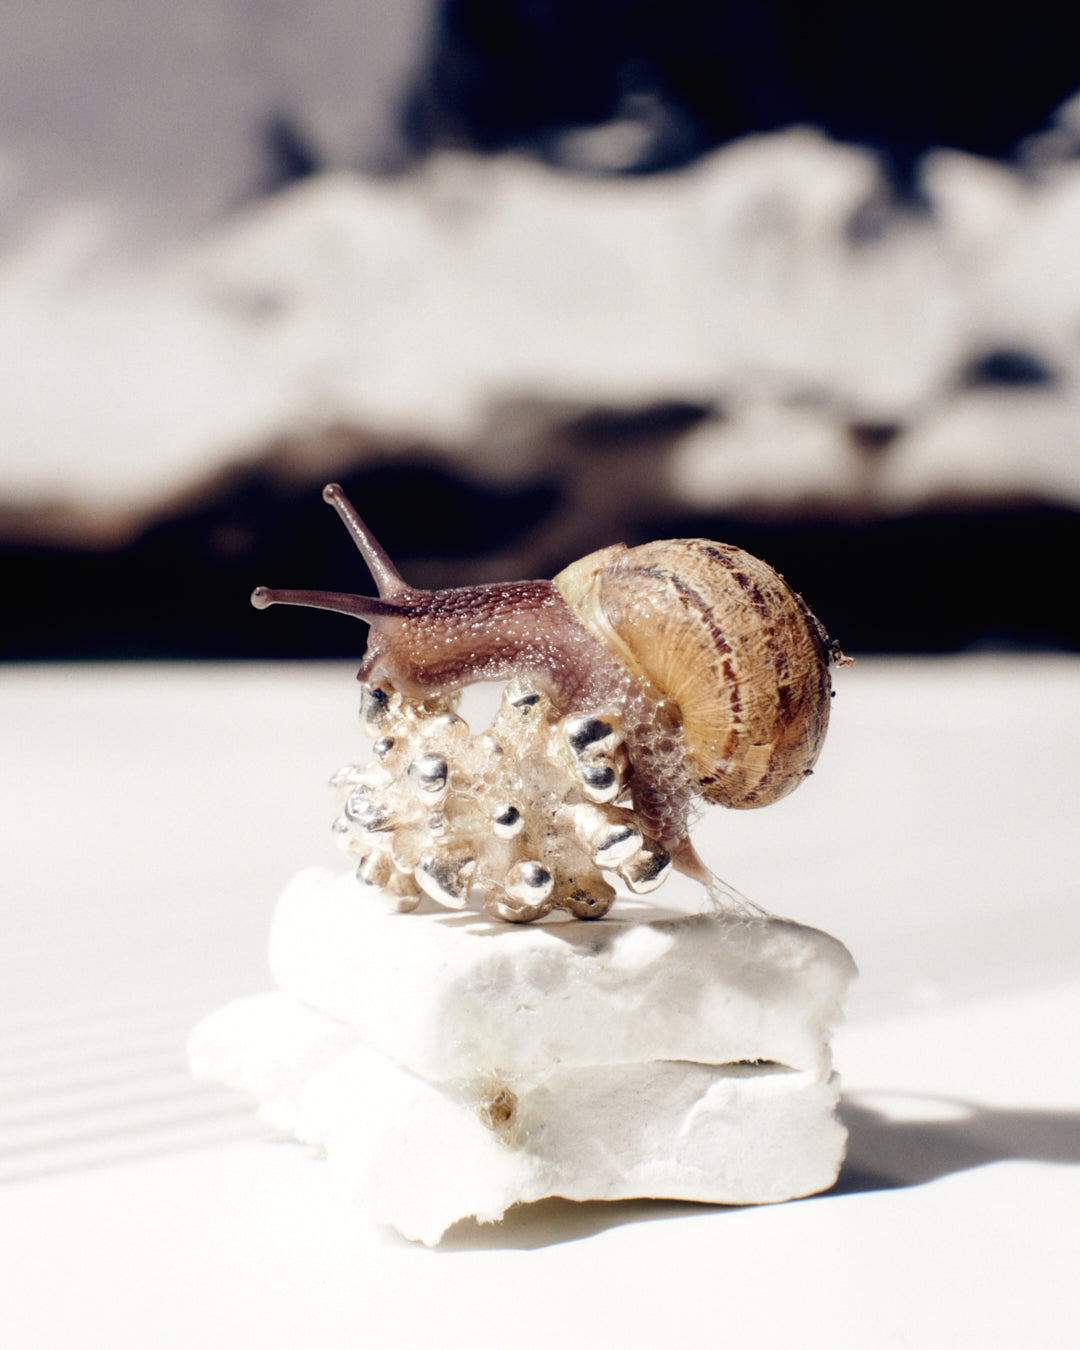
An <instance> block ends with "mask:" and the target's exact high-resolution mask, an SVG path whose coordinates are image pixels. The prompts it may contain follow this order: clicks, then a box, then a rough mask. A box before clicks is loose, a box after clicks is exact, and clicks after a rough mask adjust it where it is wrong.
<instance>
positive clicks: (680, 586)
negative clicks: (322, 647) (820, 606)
mask: <svg viewBox="0 0 1080 1350" xmlns="http://www.w3.org/2000/svg"><path fill="white" fill-rule="evenodd" d="M323 498H324V500H325V501H327V502H328V503H329V504H330V505H331V506H332V507H333V508H334V509H335V511H336V512H337V514H338V515H339V516H340V518H341V520H342V521H343V523H344V524H345V526H346V528H347V529H348V531H349V533H350V534H351V536H352V538H353V541H354V542H355V544H356V546H357V548H358V549H359V551H360V553H361V555H362V556H363V559H364V561H365V563H366V564H367V567H368V570H369V571H370V573H371V576H372V578H373V580H374V582H375V585H376V588H377V590H378V596H377V597H368V596H358V595H346V594H339V593H331V592H324V591H307V590H269V589H267V588H266V587H263V586H259V587H258V588H257V589H256V590H255V591H254V592H253V594H252V597H251V602H252V604H253V605H254V606H255V607H256V608H257V609H265V608H266V607H267V606H269V605H275V604H287V605H303V606H309V607H312V608H316V609H328V610H333V611H336V612H338V613H342V614H350V615H352V616H354V617H355V618H358V619H363V620H364V621H365V622H366V623H367V624H368V625H369V626H370V633H369V637H368V643H367V650H366V652H365V655H364V659H363V664H362V665H361V667H360V670H359V673H358V677H357V678H358V679H360V680H361V681H364V682H365V683H369V682H370V681H372V680H373V679H375V678H376V677H377V676H378V675H379V674H380V673H381V676H382V677H384V678H385V679H386V680H388V681H389V683H390V684H391V685H392V686H393V687H394V688H396V689H397V690H398V691H400V693H401V694H403V695H404V696H406V697H408V698H417V699H426V698H432V697H437V696H439V695H444V694H447V693H449V692H452V691H455V690H458V689H460V688H461V687H463V686H464V685H468V684H471V683H475V682H477V681H483V680H508V679H513V678H521V677H524V678H525V679H527V680H528V682H529V683H530V684H531V686H532V687H534V688H536V689H538V690H539V691H540V692H541V693H542V694H543V695H545V696H546V697H547V698H548V699H550V701H551V703H552V705H553V707H554V708H555V709H556V710H557V711H558V712H559V713H561V714H563V715H566V714H574V713H579V712H588V711H590V710H593V709H596V708H616V709H618V713H619V719H620V722H621V727H622V732H623V735H624V738H625V746H626V752H627V756H628V759H629V776H628V782H629V789H630V797H631V801H632V803H633V808H634V811H635V812H636V814H637V815H638V817H639V818H640V820H641V821H642V823H643V826H644V828H645V830H646V832H647V833H648V835H649V836H650V837H651V838H652V839H654V840H655V841H656V842H657V843H658V844H659V845H660V846H661V847H662V848H663V849H665V850H666V851H667V852H668V853H669V854H670V856H671V862H672V864H673V865H674V866H675V867H676V868H677V869H678V870H679V871H681V872H683V873H685V874H686V875H688V876H690V877H692V878H694V879H695V880H697V881H700V882H701V883H702V884H703V885H705V886H706V887H708V888H710V890H712V889H713V888H714V885H715V882H714V878H713V877H712V874H711V872H710V871H709V869H708V868H707V867H706V866H705V864H704V863H703V862H702V860H701V859H700V858H699V856H698V854H697V852H696V850H695V848H694V846H693V844H692V843H691V840H690V836H689V832H688V823H689V815H690V810H691V806H692V804H693V802H694V800H695V799H696V798H698V797H702V798H704V800H705V801H707V802H712V803H719V804H721V805H724V806H727V807H732V808H735V809H746V808H752V807H760V806H767V805H769V804H770V803H772V802H775V801H778V800H779V799H780V798H781V797H784V796H786V795H787V794H788V793H789V792H791V791H792V790H793V789H794V788H795V787H797V786H798V784H799V783H801V782H802V780H803V779H804V778H805V777H806V776H807V775H808V774H809V773H810V772H811V771H812V769H813V767H814V763H815V761H816V760H817V757H818V753H819V751H820V749H821V745H822V741H823V739H824V736H825V732H826V728H827V726H828V720H829V703H830V697H831V692H832V691H831V680H830V673H829V666H830V664H832V663H835V664H846V663H847V662H848V658H846V657H844V656H843V655H842V653H841V652H840V651H839V649H838V647H837V646H836V644H835V643H833V642H832V641H830V639H829V637H828V635H827V634H826V632H825V629H824V628H823V627H822V625H821V624H820V623H819V622H818V620H817V619H816V618H815V617H814V615H813V614H812V613H811V611H810V609H809V608H808V607H807V605H806V604H805V602H804V601H803V600H802V598H801V597H800V596H799V595H797V594H796V593H795V592H794V591H793V590H792V589H791V587H790V586H788V584H787V583H786V582H785V581H784V579H783V578H782V577H781V576H780V575H779V574H778V573H777V572H775V571H774V570H773V569H772V568H771V567H769V565H768V564H767V563H764V562H762V561H761V560H760V559H758V558H755V557H753V556H752V555H751V554H749V553H746V552H744V551H743V550H742V549H739V548H736V547H733V546H732V545H728V544H720V543H714V542H712V541H710V540H706V539H673V540H663V541H659V542H656V543H651V544H644V545H641V546H639V547H635V548H627V547H626V546H625V545H623V544H616V545H613V546H610V547H608V548H603V549H600V550H599V551H598V552H595V553H591V554H589V555H588V556H587V557H584V558H581V559H579V560H578V561H577V562H574V563H571V564H570V565H569V566H568V567H567V568H565V569H564V570H563V571H562V572H560V573H559V574H558V575H557V576H556V577H555V579H554V580H553V581H517V582H508V583H506V584H487V585H477V586H465V587H459V588H454V589H448V590H435V591H429V590H419V589H415V588H413V587H411V586H409V585H408V583H407V582H405V581H404V580H403V578H402V577H401V575H400V574H399V573H398V571H397V569H396V568H395V567H394V565H393V563H392V562H391V561H390V558H389V557H388V555H387V554H386V552H385V550H384V549H383V548H382V547H381V545H380V544H379V543H378V542H377V540H376V539H375V538H374V536H373V535H372V534H371V532H370V530H369V529H368V528H367V526H366V525H365V524H364V523H363V521H362V520H361V519H360V517H359V515H358V514H357V512H356V511H355V509H354V508H353V506H352V503H351V502H350V501H349V500H348V498H347V497H346V496H345V494H344V492H343V491H342V489H341V488H340V487H339V486H338V485H337V484H336V483H331V484H329V485H328V486H327V487H326V488H325V489H324V490H323Z"/></svg>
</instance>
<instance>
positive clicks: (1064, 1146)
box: [826, 1093, 1080, 1195]
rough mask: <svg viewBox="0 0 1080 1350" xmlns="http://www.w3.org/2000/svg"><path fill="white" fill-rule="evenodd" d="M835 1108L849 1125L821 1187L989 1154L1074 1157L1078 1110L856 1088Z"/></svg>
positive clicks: (848, 1190)
mask: <svg viewBox="0 0 1080 1350" xmlns="http://www.w3.org/2000/svg"><path fill="white" fill-rule="evenodd" d="M870 1102H874V1103H876V1104H879V1105H880V1106H881V1108H882V1109H880V1110H875V1109H873V1107H872V1106H871V1105H869V1103H870ZM840 1115H841V1118H842V1119H843V1121H844V1124H845V1125H846V1126H847V1128H848V1152H847V1160H846V1162H845V1163H844V1166H843V1168H842V1169H841V1172H840V1178H839V1180H838V1181H837V1183H836V1185H835V1186H833V1188H832V1189H831V1190H830V1191H827V1192H826V1194H827V1195H846V1194H852V1193H854V1192H856V1191H872V1190H891V1189H895V1188H896V1187H900V1186H921V1185H924V1184H925V1183H926V1182H929V1181H937V1180H938V1179H939V1178H941V1177H944V1176H948V1175H951V1174H952V1173H954V1172H965V1171H967V1170H968V1169H970V1168H973V1167H983V1166H985V1165H986V1164H988V1163H996V1162H1017V1161H1026V1162H1045V1163H1059V1164H1069V1163H1071V1164H1073V1165H1074V1166H1075V1165H1077V1164H1080V1111H1056V1110H1053V1111H1052V1110H1042V1111H1035V1110H1029V1111H1025V1110H1019V1109H1012V1110H1010V1109H1007V1108H1006V1109H1002V1108H999V1107H987V1106H981V1105H979V1104H978V1103H976V1102H970V1101H963V1100H958V1099H954V1098H947V1097H911V1096H907V1095H905V1094H900V1093H874V1094H870V1093H865V1094H863V1093H860V1094H858V1095H855V1096H851V1097H844V1098H842V1099H841V1103H840Z"/></svg>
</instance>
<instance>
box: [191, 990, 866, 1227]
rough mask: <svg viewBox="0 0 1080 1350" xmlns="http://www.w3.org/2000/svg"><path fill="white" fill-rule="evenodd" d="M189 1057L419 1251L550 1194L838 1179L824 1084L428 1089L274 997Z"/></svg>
mask: <svg viewBox="0 0 1080 1350" xmlns="http://www.w3.org/2000/svg"><path fill="white" fill-rule="evenodd" d="M190 1054H191V1062H192V1067H193V1069H194V1070H195V1072H196V1073H197V1074H199V1075H200V1076H203V1077H209V1078H216V1079H219V1080H223V1081H225V1082H227V1083H229V1084H230V1085H231V1086H235V1087H243V1088H245V1089H246V1090H248V1091H250V1092H253V1093H254V1095H256V1096H257V1097H259V1098H260V1100H261V1101H262V1103H263V1105H262V1114H263V1115H264V1116H266V1117H267V1118H268V1119H270V1120H271V1121H272V1122H273V1123H274V1124H276V1125H278V1126H282V1127H285V1128H289V1129H292V1130H293V1131H294V1132H295V1133H296V1135H297V1137H298V1138H299V1139H302V1140H304V1141H305V1142H308V1143H313V1144H318V1145H321V1146H322V1147H323V1148H324V1149H325V1151H326V1154H327V1157H328V1159H329V1162H330V1164H331V1166H333V1167H334V1168H335V1169H336V1170H337V1172H338V1173H339V1175H340V1176H341V1178H342V1182H343V1185H344V1187H345V1188H346V1189H347V1190H348V1191H349V1192H351V1193H352V1194H354V1195H356V1197H357V1198H358V1199H359V1200H360V1201H361V1202H362V1203H363V1204H364V1206H365V1208H366V1209H367V1211H368V1212H369V1213H370V1215H371V1216H372V1217H373V1218H374V1219H376V1220H379V1221H380V1222H383V1223H388V1224H391V1225H392V1226H394V1227H396V1228H397V1229H398V1230H399V1231H400V1232H402V1233H403V1234H404V1235H405V1236H406V1237H409V1238H414V1239H418V1240H420V1241H422V1242H427V1243H434V1242H437V1241H438V1240H439V1238H440V1237H441V1236H442V1234H443V1233H444V1232H445V1230H446V1229H447V1228H448V1227H449V1226H450V1225H451V1224H452V1223H454V1222H455V1221H456V1220H457V1219H460V1218H462V1217H464V1216H466V1215H475V1216H476V1217H477V1218H479V1219H480V1220H481V1221H487V1222H491V1221H494V1220H497V1219H500V1218H501V1217H502V1216H503V1214H504V1213H505V1212H506V1210H507V1209H508V1208H509V1207H510V1206H511V1205H514V1204H518V1203H521V1202H525V1201H530V1200H538V1199H541V1198H543V1197H544V1196H549V1195H561V1196H566V1197H567V1198H569V1199H574V1200H589V1199H605V1200H617V1199H625V1198H628V1197H632V1196H653V1197H661V1196H666V1197H675V1198H681V1199H690V1200H701V1201H711V1202H714V1203H727V1204H760V1203H767V1202H772V1201H777V1200H787V1199H791V1198H792V1197H794V1196H799V1195H809V1194H812V1193H814V1192H815V1191H820V1190H823V1189H824V1188H826V1187H827V1186H829V1185H831V1184H832V1182H833V1181H834V1180H835V1178H836V1175H837V1172H838V1170H839V1166H840V1163H841V1161H842V1159H843V1154H844V1145H845V1142H846V1132H845V1130H844V1128H843V1126H842V1125H841V1124H840V1122H839V1121H838V1120H837V1118H836V1116H835V1114H834V1108H835V1106H836V1100H837V1095H838V1083H837V1080H836V1076H835V1075H831V1076H829V1075H826V1076H824V1077H823V1076H821V1075H818V1074H812V1073H798V1072H794V1071H791V1070H786V1069H783V1068H782V1067H780V1066H778V1065H761V1066H754V1065H749V1064H729V1065H711V1064H690V1063H684V1062H673V1061H661V1062H657V1063H650V1064H616V1065H604V1066H600V1067H578V1068H553V1069H552V1071H551V1072H550V1073H549V1074H548V1075H547V1076H546V1077H545V1078H543V1079H541V1080H539V1081H535V1082H529V1081H528V1080H525V1081H518V1080H511V1083H508V1082H506V1081H504V1080H501V1079H495V1078H493V1077H491V1076H489V1075H485V1074H476V1075H475V1076H474V1077H472V1078H471V1079H469V1080H467V1081H462V1082H458V1083H454V1084H434V1083H430V1082H428V1081H426V1080H425V1079H423V1078H420V1077H418V1076H417V1075H415V1074H412V1073H409V1072H408V1071H407V1070H405V1069H402V1068H401V1067H400V1066H399V1065H396V1064H394V1063H393V1062H392V1061H391V1060H389V1059H388V1058H387V1057H386V1056H385V1055H382V1054H380V1053H379V1052H378V1051H376V1050H373V1049H371V1047H370V1046H366V1045H364V1044H363V1043H362V1042H361V1041H359V1039H358V1038H356V1037H355V1036H354V1037H352V1039H351V1041H350V1039H349V1033H348V1032H347V1030H346V1029H344V1028H342V1026H341V1024H340V1023H337V1022H334V1021H333V1020H331V1019H330V1018H322V1017H320V1016H319V1015H318V1014H315V1013H312V1012H311V1010H310V1009H307V1008H305V1007H303V1005H301V1004H299V1003H298V1002H297V1001H296V1000H295V999H292V998H290V997H289V995H287V994H281V993H277V994H264V995H256V996H255V997H253V998H248V999H240V1000H238V1001H237V1002H236V1003H233V1004H230V1005H229V1006H228V1007H226V1008H224V1009H222V1010H221V1011H219V1012H217V1013H215V1014H213V1015H212V1016H211V1017H209V1018H207V1019H206V1020H205V1021H204V1022H203V1023H202V1024H201V1025H200V1026H199V1027H198V1028H197V1030H196V1032H195V1034H194V1035H193V1037H192V1040H191V1046H190ZM305 1069H306V1070H308V1071H309V1074H308V1076H307V1077H305V1076H304V1070H305ZM515 1089H516V1090H515Z"/></svg>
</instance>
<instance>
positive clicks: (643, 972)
mask: <svg viewBox="0 0 1080 1350" xmlns="http://www.w3.org/2000/svg"><path fill="white" fill-rule="evenodd" d="M621 908H623V909H624V911H625V912H627V913H628V914H629V915H630V917H628V918H620V917H618V912H617V911H616V912H615V915H614V916H613V917H607V918H603V919H598V920H595V921H591V922H590V921H583V920H562V921H560V920H556V921H553V922H545V923H541V924H525V925H522V926H511V925H508V924H505V923H501V922H499V921H498V920H493V919H488V918H487V917H485V916H482V915H479V914H474V913H470V912H459V913H453V912H448V911H445V910H444V911H440V912H437V913H430V914H394V913H388V912H387V910H386V907H385V906H384V905H383V904H382V903H381V902H380V901H379V899H378V897H377V896H372V895H371V894H370V893H369V892H366V891H364V890H363V889H361V888H360V887H358V886H357V884H356V881H355V879H354V878H353V877H352V876H351V875H348V874H346V875H334V874H332V873H330V872H327V871H324V870H321V869H317V868H311V869H308V870H306V871H304V872H301V873H300V874H299V875H298V876H296V877H295V878H294V879H293V881H292V882H291V883H290V885H289V886H288V887H287V888H286V890H285V893H284V894H283V896H282V897H281V901H280V903H279V905H278V909H277V913H276V915H275V918H274V925H273V932H272V934H271V939H270V968H271V971H272V972H273V975H274V978H275V980H276V981H277V983H278V985H279V986H280V987H281V988H282V989H284V990H286V991H287V992H289V993H291V994H294V995H295V996H296V997H297V998H298V999H299V1000H300V1001H301V1002H302V1003H306V1004H308V1005H309V1006H310V1007H312V1008H317V1009H318V1010H319V1011H320V1012H323V1013H326V1014H327V1015H328V1016H330V1017H334V1018H336V1019H338V1020H339V1021H341V1022H345V1023H346V1024H347V1025H348V1026H351V1027H353V1028H354V1029H355V1030H356V1031H358V1032H359V1033H360V1035H361V1037H362V1038H363V1039H364V1040H365V1041H366V1042H367V1044H369V1045H371V1046H374V1047H375V1048H376V1049H378V1050H381V1051H382V1052H383V1053H384V1054H386V1055H388V1056H389V1057H390V1058H391V1059H393V1060H395V1061H396V1062H397V1063H399V1064H402V1065H404V1066H405V1067H406V1068H409V1069H412V1070H413V1071H414V1072H415V1073H418V1074H421V1075H423V1077H425V1078H428V1079H431V1080H432V1081H434V1082H442V1081H446V1080H452V1079H457V1078H461V1077H468V1076H469V1075H471V1074H473V1073H475V1072H476V1070H477V1067H478V1066H487V1067H488V1068H489V1069H490V1070H491V1071H492V1072H497V1071H500V1070H505V1071H507V1072H513V1073H515V1074H518V1075H521V1074H525V1075H528V1074H545V1073H548V1072H550V1069H551V1066H552V1065H554V1064H562V1065H567V1066H568V1065H596V1064H624V1063H641V1062H644V1061H650V1060H665V1059H680V1060H693V1061H696V1062H698V1063H702V1064H728V1063H732V1062H735V1061H739V1060H755V1059H766V1060H773V1061H776V1062H777V1063H780V1064H783V1065H785V1066H787V1067H788V1068H792V1069H802V1070H810V1071H814V1072H818V1073H821V1072H824V1071H825V1070H827V1068H828V1065H829V1038H828V1029H829V1028H830V1027H831V1026H834V1025H835V1024H836V1023H837V1022H838V1021H839V1019H840V1016H841V1012H842V1005H843V1000H844V996H845V994H846V991H847V987H848V985H849V983H850V981H851V979H852V978H853V977H854V974H855V966H854V963H853V962H852V959H851V957H850V955H849V954H848V952H847V950H846V948H845V947H844V946H843V945H842V944H841V943H839V942H837V940H836V939H835V938H832V937H829V936H828V934H826V933H821V932H818V931H817V930H816V929H813V928H804V927H802V926H801V925H799V924H796V923H790V922H788V921H786V920H782V919H755V918H749V919H748V918H742V917H738V916H734V915H728V914H694V915H689V914H688V915H679V916H677V917H673V918H659V919H651V920H650V919H649V918H648V915H650V914H655V913H656V911H655V910H652V909H650V908H649V907H648V906H644V905H642V906H639V907H638V908H637V909H636V910H635V908H634V907H633V906H632V905H631V904H629V903H628V902H627V903H624V904H623V905H622V906H621ZM642 916H645V917H644V918H643V917H642Z"/></svg>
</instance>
